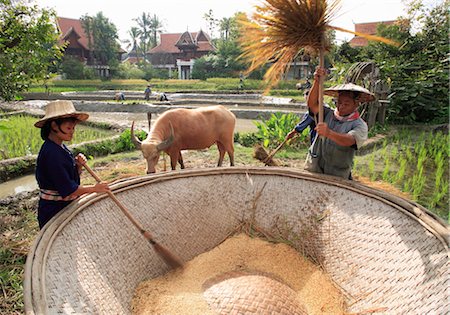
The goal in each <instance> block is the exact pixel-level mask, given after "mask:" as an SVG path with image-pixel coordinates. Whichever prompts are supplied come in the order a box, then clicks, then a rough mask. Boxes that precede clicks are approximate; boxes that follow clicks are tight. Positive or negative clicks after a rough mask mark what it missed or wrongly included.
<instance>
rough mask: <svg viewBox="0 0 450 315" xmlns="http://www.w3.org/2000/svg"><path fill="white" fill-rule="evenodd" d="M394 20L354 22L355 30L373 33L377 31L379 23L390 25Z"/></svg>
mask: <svg viewBox="0 0 450 315" xmlns="http://www.w3.org/2000/svg"><path fill="white" fill-rule="evenodd" d="M395 22H396V21H380V22H371V23H355V32H360V33H365V34H369V35H375V34H376V33H377V27H378V25H379V24H386V25H392V24H394V23H395Z"/></svg>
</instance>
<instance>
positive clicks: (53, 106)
mask: <svg viewBox="0 0 450 315" xmlns="http://www.w3.org/2000/svg"><path fill="white" fill-rule="evenodd" d="M66 117H75V118H76V119H78V120H81V121H85V120H86V119H88V118H89V114H87V113H81V112H77V111H76V110H75V107H74V106H73V103H72V102H71V101H60V100H58V101H53V102H50V103H48V104H47V106H46V107H45V116H44V117H43V118H42V119H41V120H39V121H37V122H36V123H35V124H34V126H35V127H37V128H42V127H43V126H44V125H45V123H46V122H47V121H49V120H53V119H57V118H66Z"/></svg>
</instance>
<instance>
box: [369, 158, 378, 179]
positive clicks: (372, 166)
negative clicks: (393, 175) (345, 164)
mask: <svg viewBox="0 0 450 315" xmlns="http://www.w3.org/2000/svg"><path fill="white" fill-rule="evenodd" d="M368 166H369V174H370V180H371V181H375V180H376V179H377V173H376V172H375V153H374V152H372V154H371V156H370V159H369V165H368Z"/></svg>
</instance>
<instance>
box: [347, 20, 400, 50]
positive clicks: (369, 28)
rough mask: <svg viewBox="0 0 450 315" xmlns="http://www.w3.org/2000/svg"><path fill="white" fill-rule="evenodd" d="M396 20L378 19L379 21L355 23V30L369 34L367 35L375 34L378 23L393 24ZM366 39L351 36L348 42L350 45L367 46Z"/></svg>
mask: <svg viewBox="0 0 450 315" xmlns="http://www.w3.org/2000/svg"><path fill="white" fill-rule="evenodd" d="M396 22H397V21H380V22H370V23H355V32H359V33H364V34H369V35H375V34H376V33H377V27H378V25H379V24H386V25H392V24H395V23H396ZM368 43H369V42H368V40H367V39H365V38H363V37H360V36H355V37H353V38H352V39H351V40H350V42H349V44H350V46H352V47H361V46H367V45H368Z"/></svg>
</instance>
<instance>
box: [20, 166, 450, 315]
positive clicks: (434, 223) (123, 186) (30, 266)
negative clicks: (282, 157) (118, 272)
mask: <svg viewBox="0 0 450 315" xmlns="http://www.w3.org/2000/svg"><path fill="white" fill-rule="evenodd" d="M236 174H241V175H248V176H251V175H270V176H286V177H291V178H298V179H304V180H309V181H314V182H318V183H323V184H326V185H332V186H337V187H340V188H344V189H348V190H351V191H353V192H356V193H358V194H362V195H365V196H367V197H370V198H374V199H376V200H379V201H381V202H383V203H386V204H389V205H390V206H392V207H393V208H395V209H397V210H398V211H400V212H402V213H403V214H405V215H407V216H408V217H410V218H412V219H414V220H416V221H417V222H418V223H419V224H421V225H422V226H423V227H424V228H425V229H426V230H428V231H429V232H430V233H432V234H433V235H434V236H435V237H436V238H437V239H438V240H439V241H440V242H441V243H442V244H443V246H444V247H445V248H446V250H447V253H448V256H449V257H450V250H449V244H450V226H449V225H448V224H447V223H446V222H445V221H444V220H442V219H440V218H438V217H437V216H436V215H434V214H433V213H431V212H430V211H429V210H427V209H426V208H424V207H423V206H421V205H419V204H417V203H415V202H412V201H409V200H406V199H404V198H401V197H398V196H395V195H392V194H390V193H387V192H385V191H382V190H378V189H375V188H372V187H368V186H365V185H363V184H360V183H357V182H354V181H349V180H344V179H340V178H337V177H333V176H327V175H321V174H314V173H309V172H305V171H299V170H295V169H290V168H285V167H232V168H230V167H217V168H207V169H193V170H180V171H170V172H162V173H156V174H149V175H142V176H135V177H130V178H127V179H123V180H119V181H116V182H114V183H113V184H111V185H110V187H111V190H112V191H113V192H114V193H118V192H121V191H126V190H129V189H134V188H137V187H140V186H144V185H149V184H152V183H158V182H164V181H171V180H176V179H180V178H189V177H201V176H217V175H236ZM103 198H108V195H106V194H102V195H99V194H96V193H93V194H89V195H86V196H84V197H82V198H80V199H79V200H76V201H75V202H73V203H72V204H71V205H70V206H69V207H68V208H67V209H66V211H63V212H60V214H58V215H57V216H55V217H54V218H53V219H52V220H51V221H50V222H49V223H48V224H46V225H45V226H44V228H43V229H42V230H41V231H40V232H39V234H38V235H37V237H36V239H35V241H34V242H33V244H32V246H31V248H30V251H29V253H28V256H27V260H26V264H25V276H24V286H23V288H24V289H23V294H24V306H25V313H26V314H41V313H45V311H44V310H45V309H46V302H45V276H44V273H45V272H44V271H45V263H46V258H47V254H48V251H49V249H50V247H51V245H52V243H53V241H54V239H55V238H56V237H57V236H58V234H59V233H60V232H61V231H62V230H63V229H64V227H65V225H67V224H68V223H69V222H70V221H71V220H72V219H73V218H74V217H75V216H76V215H77V214H78V213H80V212H81V211H83V210H84V209H85V208H86V207H88V206H89V205H91V204H92V203H95V202H97V201H98V200H101V199H103Z"/></svg>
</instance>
